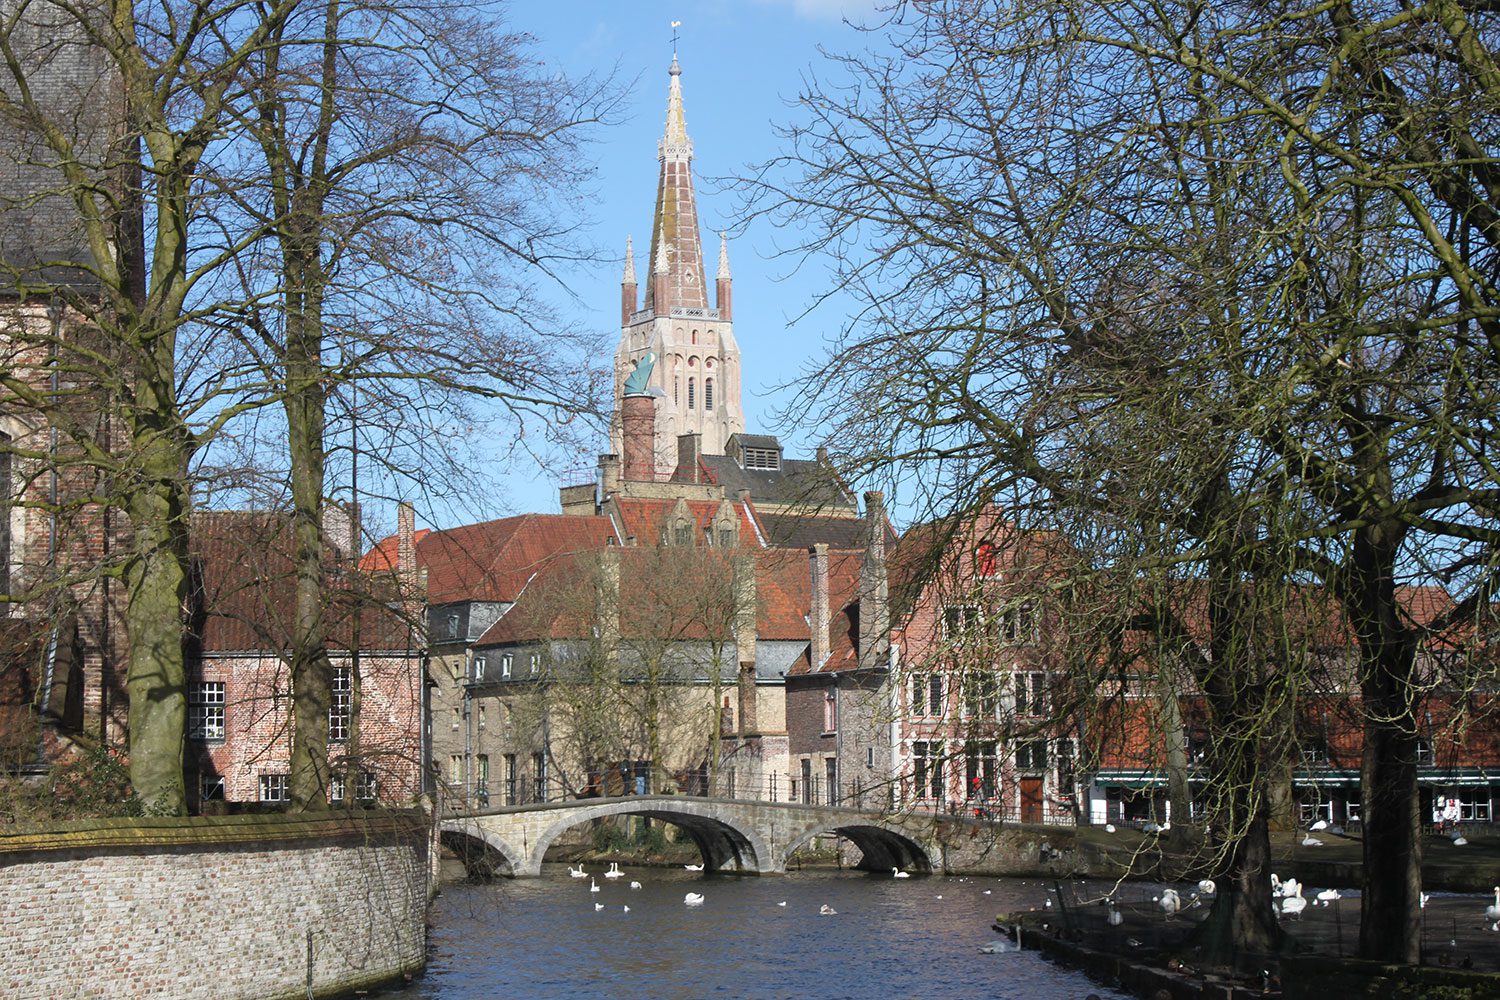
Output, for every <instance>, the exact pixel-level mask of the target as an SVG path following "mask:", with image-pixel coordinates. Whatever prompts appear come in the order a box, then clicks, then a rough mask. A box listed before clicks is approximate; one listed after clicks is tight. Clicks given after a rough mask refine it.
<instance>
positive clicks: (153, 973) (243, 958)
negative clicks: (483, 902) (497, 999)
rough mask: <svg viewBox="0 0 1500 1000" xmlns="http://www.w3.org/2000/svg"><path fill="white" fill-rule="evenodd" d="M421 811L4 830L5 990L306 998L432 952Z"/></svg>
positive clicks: (0, 984) (341, 989)
mask: <svg viewBox="0 0 1500 1000" xmlns="http://www.w3.org/2000/svg"><path fill="white" fill-rule="evenodd" d="M429 834H430V830H429V826H428V823H427V820H426V818H425V815H424V814H423V813H421V812H417V811H371V812H367V813H366V812H351V813H343V812H338V813H324V814H322V815H321V816H318V815H307V814H302V815H295V816H292V815H274V816H272V815H245V816H214V817H208V816H204V817H193V818H175V817H174V818H148V819H129V820H118V819H114V820H84V821H75V822H70V823H56V824H51V825H49V826H46V827H37V828H31V829H28V830H26V831H4V832H0V996H5V997H7V998H11V1000H32V998H36V1000H42V998H47V1000H52V998H79V1000H82V998H88V1000H105V998H113V997H121V998H127V997H128V998H136V997H163V998H173V1000H190V998H198V997H202V998H205V1000H208V998H212V1000H283V998H285V1000H292V998H296V1000H306V998H307V997H308V996H309V989H310V990H311V995H313V996H317V997H326V996H337V995H340V994H346V993H350V992H352V991H354V990H359V989H366V988H370V987H374V986H378V985H380V984H383V983H386V982H390V981H392V980H396V979H399V978H401V977H402V976H405V975H410V974H412V973H415V972H417V971H418V970H420V969H421V968H422V965H423V963H424V962H425V960H426V915H427V901H428V884H429V871H430V867H429Z"/></svg>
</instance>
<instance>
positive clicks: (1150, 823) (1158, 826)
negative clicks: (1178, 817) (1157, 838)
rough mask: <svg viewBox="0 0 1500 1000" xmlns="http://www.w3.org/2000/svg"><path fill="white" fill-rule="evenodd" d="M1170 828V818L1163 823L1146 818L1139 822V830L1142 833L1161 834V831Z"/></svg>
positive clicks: (1163, 831)
mask: <svg viewBox="0 0 1500 1000" xmlns="http://www.w3.org/2000/svg"><path fill="white" fill-rule="evenodd" d="M1171 829H1172V821H1171V820H1167V821H1166V822H1165V823H1158V822H1156V821H1155V820H1147V821H1146V822H1144V823H1142V824H1141V832H1142V833H1155V834H1163V833H1166V832H1168V831H1169V830H1171Z"/></svg>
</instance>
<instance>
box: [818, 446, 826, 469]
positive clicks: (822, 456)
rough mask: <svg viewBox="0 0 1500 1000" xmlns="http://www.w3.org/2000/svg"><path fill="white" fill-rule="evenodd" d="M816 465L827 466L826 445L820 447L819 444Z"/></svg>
mask: <svg viewBox="0 0 1500 1000" xmlns="http://www.w3.org/2000/svg"><path fill="white" fill-rule="evenodd" d="M818 464H819V465H827V464H828V446H827V445H821V444H820V445H818Z"/></svg>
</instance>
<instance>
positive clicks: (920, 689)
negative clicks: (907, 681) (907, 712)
mask: <svg viewBox="0 0 1500 1000" xmlns="http://www.w3.org/2000/svg"><path fill="white" fill-rule="evenodd" d="M911 714H912V715H914V716H916V717H918V718H936V717H938V716H941V715H942V714H943V675H942V674H940V673H937V672H936V671H933V672H931V673H914V674H912V675H911Z"/></svg>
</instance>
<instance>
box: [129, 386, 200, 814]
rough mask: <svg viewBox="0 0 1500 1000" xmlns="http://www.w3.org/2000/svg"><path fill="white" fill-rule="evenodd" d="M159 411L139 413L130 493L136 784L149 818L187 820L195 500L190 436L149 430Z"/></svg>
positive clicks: (142, 391)
mask: <svg viewBox="0 0 1500 1000" xmlns="http://www.w3.org/2000/svg"><path fill="white" fill-rule="evenodd" d="M168 371H170V368H168ZM144 381H145V380H142V382H144ZM150 392H151V389H150V386H149V385H143V384H141V383H138V384H137V398H138V399H139V398H141V397H142V396H144V395H148V394H150ZM154 410H155V408H154V407H153V406H151V405H149V404H147V405H145V406H142V407H141V408H139V409H137V410H136V411H135V412H134V414H133V417H134V419H133V421H132V427H131V445H132V448H133V449H134V451H135V455H136V462H137V474H138V475H139V476H140V482H138V483H137V484H136V486H135V487H134V488H133V489H132V490H131V492H130V499H129V504H128V512H129V516H130V526H131V531H132V533H133V536H134V551H133V552H132V554H131V558H130V561H129V562H128V563H127V565H126V567H125V593H126V604H125V630H126V636H127V637H128V640H129V644H130V651H129V656H128V659H127V660H126V668H125V689H126V692H127V693H128V695H129V699H130V709H129V714H128V722H129V728H130V732H129V747H130V782H131V784H132V785H133V786H134V788H135V793H136V795H138V796H139V797H140V800H141V804H142V806H143V808H144V810H145V811H146V813H147V814H149V815H158V816H185V815H187V789H186V786H185V781H184V777H183V756H184V740H185V738H186V724H187V694H186V683H187V669H186V662H185V661H186V656H185V651H184V648H183V639H184V636H185V630H184V627H183V619H182V614H183V608H184V607H185V606H186V603H187V597H188V543H187V538H188V536H187V521H188V509H189V500H188V494H187V486H186V484H185V469H186V458H185V456H184V454H183V451H184V446H183V445H182V444H181V443H180V442H182V441H184V440H185V439H186V434H185V432H184V431H183V430H182V428H180V427H170V426H158V425H157V423H155V422H149V423H148V422H143V421H142V416H141V415H142V414H146V415H149V416H153V417H154V416H156V415H157V414H156V413H155V412H154Z"/></svg>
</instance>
